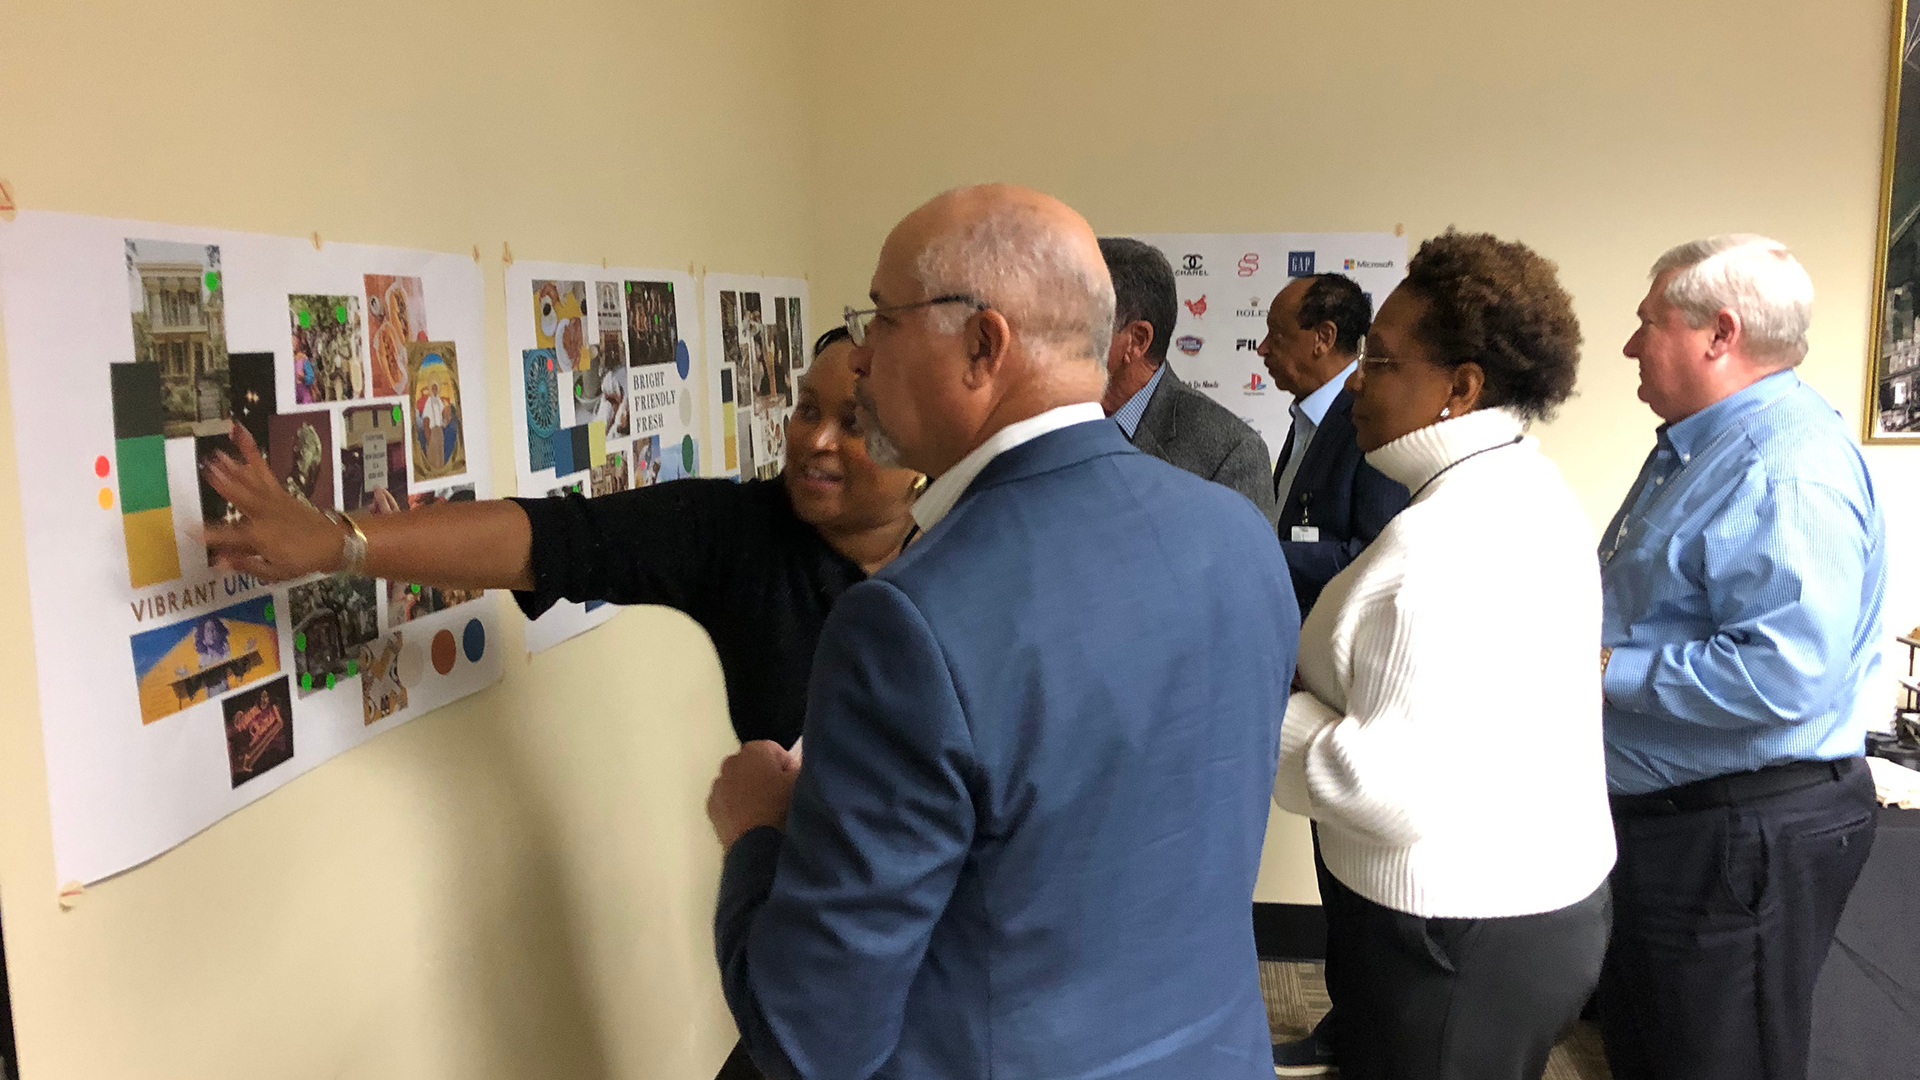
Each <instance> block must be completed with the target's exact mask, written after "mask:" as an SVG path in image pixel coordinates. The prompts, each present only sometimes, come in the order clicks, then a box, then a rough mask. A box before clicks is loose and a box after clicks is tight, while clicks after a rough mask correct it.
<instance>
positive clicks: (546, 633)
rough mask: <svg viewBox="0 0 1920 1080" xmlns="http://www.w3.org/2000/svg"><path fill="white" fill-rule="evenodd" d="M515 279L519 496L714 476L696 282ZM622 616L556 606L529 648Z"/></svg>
mask: <svg viewBox="0 0 1920 1080" xmlns="http://www.w3.org/2000/svg"><path fill="white" fill-rule="evenodd" d="M505 277H506V290H507V296H506V302H507V356H508V357H509V363H508V372H509V380H508V381H509V385H510V386H511V388H512V396H513V402H512V405H511V410H510V411H511V414H512V417H513V434H514V438H513V448H514V490H515V493H516V494H518V495H520V496H521V497H523V498H539V497H543V496H555V497H562V496H564V495H566V494H568V493H572V492H578V493H579V494H580V495H581V496H582V497H585V498H598V497H600V496H604V495H609V494H612V493H614V492H617V491H626V490H630V489H632V488H640V487H646V486H648V485H650V484H656V483H661V482H663V481H666V480H673V479H678V478H680V477H686V476H699V475H702V473H703V472H704V470H703V469H702V468H701V454H700V438H701V427H702V420H703V419H704V412H703V398H705V397H706V389H705V384H704V383H703V382H702V381H701V380H700V378H699V377H698V374H697V373H696V372H695V371H694V370H693V356H694V351H693V350H694V348H695V347H697V344H698V340H699V335H698V329H699V312H698V310H697V308H696V307H695V302H694V298H695V289H694V282H693V278H692V276H691V275H688V274H685V273H680V272H677V271H670V270H644V269H637V268H633V267H624V266H615V267H603V266H595V265H591V264H574V263H552V262H533V261H516V262H514V263H513V264H511V265H510V266H508V267H507V268H506V275H505ZM689 342H692V343H693V344H689ZM617 610H618V609H617V608H615V607H613V606H611V605H607V604H575V603H564V602H563V603H560V604H556V605H554V607H553V608H551V609H549V610H548V611H547V612H546V613H545V614H543V615H542V616H541V617H540V618H538V619H535V620H534V621H533V622H532V623H530V624H529V625H528V627H527V648H528V650H529V651H531V652H539V651H541V650H544V649H548V648H551V647H553V646H554V645H557V644H559V643H560V642H562V641H565V640H567V639H568V638H571V637H574V636H576V635H578V634H581V633H584V632H586V631H587V630H590V629H592V628H594V627H596V626H599V625H600V624H601V623H604V622H606V621H607V620H608V619H611V618H612V617H613V616H614V614H615V613H616V612H617Z"/></svg>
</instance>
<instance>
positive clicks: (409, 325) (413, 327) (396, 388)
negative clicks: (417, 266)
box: [365, 274, 427, 397]
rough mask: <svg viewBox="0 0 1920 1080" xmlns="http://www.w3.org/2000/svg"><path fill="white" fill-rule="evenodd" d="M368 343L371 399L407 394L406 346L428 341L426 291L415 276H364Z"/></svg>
mask: <svg viewBox="0 0 1920 1080" xmlns="http://www.w3.org/2000/svg"><path fill="white" fill-rule="evenodd" d="M365 280H366V287H367V341H368V342H369V343H370V344H369V350H370V351H371V353H372V355H371V357H370V359H371V360H372V361H373V396H374V397H401V396H404V395H405V394H406V392H407V344H408V343H409V342H414V341H425V340H427V302H426V290H425V287H424V286H422V285H421V283H420V279H419V278H417V277H393V276H391V275H388V274H367V275H366V277H365Z"/></svg>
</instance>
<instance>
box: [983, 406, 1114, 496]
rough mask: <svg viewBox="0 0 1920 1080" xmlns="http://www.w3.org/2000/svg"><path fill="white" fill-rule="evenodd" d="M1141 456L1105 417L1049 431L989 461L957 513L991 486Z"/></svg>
mask: <svg viewBox="0 0 1920 1080" xmlns="http://www.w3.org/2000/svg"><path fill="white" fill-rule="evenodd" d="M1138 453H1140V451H1139V450H1138V449H1136V448H1135V447H1134V445H1133V444H1132V443H1130V442H1128V441H1127V437H1126V435H1125V434H1124V433H1123V432H1121V430H1120V425H1119V424H1116V423H1114V422H1113V421H1112V420H1110V419H1106V418H1104V417H1103V418H1101V419H1099V420H1089V421H1087V422H1086V423H1083V424H1074V425H1073V426H1071V427H1064V428H1060V429H1059V430H1057V431H1049V432H1047V433H1046V434H1045V435H1042V436H1040V437H1039V438H1037V439H1030V440H1028V441H1027V442H1024V443H1021V444H1020V445H1019V446H1016V447H1014V448H1013V449H1011V450H1008V451H1007V452H1006V453H1004V454H1001V455H1000V456H999V457H996V458H994V459H993V460H992V461H990V462H988V463H987V467H986V468H984V469H982V470H980V475H979V476H976V477H974V478H973V483H971V484H969V485H967V491H966V494H964V495H962V496H960V499H959V501H958V502H956V503H954V510H955V511H958V510H959V509H960V507H962V506H964V505H966V502H967V500H968V499H971V498H973V496H974V495H976V494H978V493H980V492H982V491H985V490H987V489H988V488H991V487H997V486H999V485H1001V484H1006V483H1012V482H1013V481H1015V480H1021V479H1024V478H1026V477H1029V476H1038V475H1039V474H1041V473H1044V472H1052V471H1053V470H1055V469H1063V468H1066V467H1067V466H1069V465H1078V464H1080V463H1081V462H1083V461H1091V460H1092V459H1094V458H1097V457H1105V456H1107V455H1109V454H1138Z"/></svg>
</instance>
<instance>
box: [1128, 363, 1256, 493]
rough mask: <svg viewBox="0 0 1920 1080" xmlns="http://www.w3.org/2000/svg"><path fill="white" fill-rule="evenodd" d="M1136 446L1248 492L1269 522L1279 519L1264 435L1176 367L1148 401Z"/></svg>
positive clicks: (1200, 474)
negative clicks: (1184, 379)
mask: <svg viewBox="0 0 1920 1080" xmlns="http://www.w3.org/2000/svg"><path fill="white" fill-rule="evenodd" d="M1133 445H1135V446H1137V447H1139V448H1140V449H1141V450H1144V451H1146V452H1147V453H1149V454H1152V455H1153V456H1154V457H1157V458H1159V459H1160V460H1162V461H1164V462H1166V463H1167V464H1169V465H1177V466H1179V467H1180V468H1182V469H1185V470H1187V471H1188V472H1190V473H1192V474H1194V475H1195V476H1198V477H1200V478H1201V479H1202V480H1211V481H1213V482H1214V483H1216V484H1224V485H1225V486H1227V487H1230V488H1232V489H1233V490H1235V491H1237V492H1239V493H1240V494H1242V495H1245V496H1246V497H1247V498H1249V499H1251V500H1253V505H1255V506H1257V507H1259V508H1260V512H1261V513H1262V514H1265V515H1266V516H1267V520H1268V521H1269V522H1273V521H1277V520H1278V519H1279V518H1278V508H1276V507H1275V506H1274V504H1273V459H1272V458H1271V457H1269V456H1268V455H1267V444H1266V442H1265V441H1264V440H1262V439H1261V438H1260V433H1259V432H1257V431H1255V430H1253V429H1252V428H1250V427H1248V426H1247V425H1246V423H1245V422H1244V421H1242V420H1241V419H1240V418H1239V417H1237V416H1235V415H1233V413H1231V412H1229V411H1228V410H1227V408H1226V406H1224V405H1221V404H1220V403H1219V402H1216V401H1214V400H1213V399H1212V398H1210V397H1208V396H1207V395H1205V394H1203V393H1201V392H1200V391H1198V390H1195V389H1194V388H1192V387H1190V386H1188V385H1187V384H1186V383H1184V382H1181V381H1180V376H1179V375H1178V374H1177V373H1175V372H1174V370H1173V367H1172V365H1167V373H1166V376H1165V377H1164V378H1162V379H1161V380H1160V385H1159V386H1157V387H1155V388H1154V391H1153V396H1152V397H1151V398H1148V399H1147V411H1146V412H1144V413H1142V414H1141V416H1140V426H1139V427H1138V428H1136V429H1134V432H1133Z"/></svg>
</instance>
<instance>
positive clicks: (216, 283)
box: [207, 270, 220, 292]
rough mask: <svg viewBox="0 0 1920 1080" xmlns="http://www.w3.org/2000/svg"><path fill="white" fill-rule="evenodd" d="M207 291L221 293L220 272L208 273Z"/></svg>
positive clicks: (210, 271) (211, 271)
mask: <svg viewBox="0 0 1920 1080" xmlns="http://www.w3.org/2000/svg"><path fill="white" fill-rule="evenodd" d="M207 291H208V292H219V291H220V271H218V270H209V271H207Z"/></svg>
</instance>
